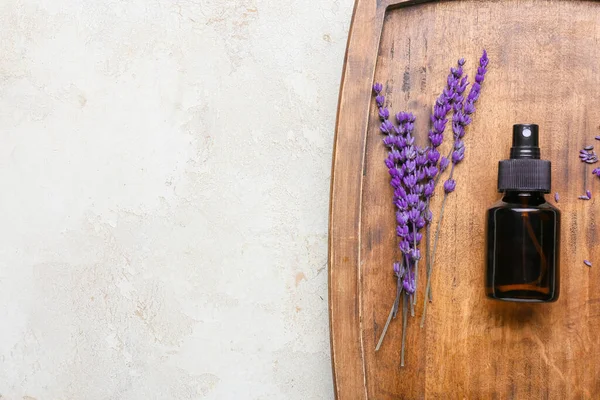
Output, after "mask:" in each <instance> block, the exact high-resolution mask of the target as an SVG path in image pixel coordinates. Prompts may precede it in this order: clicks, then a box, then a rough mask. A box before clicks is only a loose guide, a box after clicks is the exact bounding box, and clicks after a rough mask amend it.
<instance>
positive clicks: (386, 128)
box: [379, 121, 394, 135]
mask: <svg viewBox="0 0 600 400" xmlns="http://www.w3.org/2000/svg"><path fill="white" fill-rule="evenodd" d="M379 129H381V132H382V133H385V134H386V135H388V134H390V133H392V132H393V131H394V125H393V124H392V123H391V122H390V121H383V123H382V124H381V127H380V128H379Z"/></svg>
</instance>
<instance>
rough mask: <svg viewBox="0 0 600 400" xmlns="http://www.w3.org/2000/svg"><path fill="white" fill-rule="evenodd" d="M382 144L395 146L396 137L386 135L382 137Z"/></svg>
mask: <svg viewBox="0 0 600 400" xmlns="http://www.w3.org/2000/svg"><path fill="white" fill-rule="evenodd" d="M383 144H385V145H386V147H392V146H396V137H395V136H386V137H384V138H383Z"/></svg>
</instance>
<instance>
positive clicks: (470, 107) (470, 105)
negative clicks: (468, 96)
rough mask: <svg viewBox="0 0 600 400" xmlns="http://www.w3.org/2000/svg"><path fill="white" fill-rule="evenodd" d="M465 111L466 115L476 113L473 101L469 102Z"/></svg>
mask: <svg viewBox="0 0 600 400" xmlns="http://www.w3.org/2000/svg"><path fill="white" fill-rule="evenodd" d="M463 109H464V111H465V114H473V113H474V112H475V103H474V102H473V100H467V102H466V103H465V106H464V108H463Z"/></svg>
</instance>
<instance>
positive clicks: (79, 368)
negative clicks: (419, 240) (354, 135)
mask: <svg viewBox="0 0 600 400" xmlns="http://www.w3.org/2000/svg"><path fill="white" fill-rule="evenodd" d="M352 3H353V1H352V0H319V1H317V0H311V1H297V0H263V1H261V0H131V1H101V0H45V1H39V0H37V1H34V0H2V1H0V187H1V188H2V193H1V194H0V210H1V212H0V215H1V219H0V397H1V398H2V400H7V399H8V400H13V399H18V400H32V399H36V400H46V399H48V400H57V399H74V400H75V399H76V400H80V399H85V400H94V399H144V400H146V399H160V400H164V399H235V400H238V399H285V400H288V399H302V400H309V399H330V398H332V396H333V394H332V393H333V392H332V382H331V369H330V359H329V337H328V335H329V333H328V316H327V277H326V276H327V274H326V253H327V214H328V197H329V179H330V166H331V149H332V144H333V130H334V122H335V110H336V105H337V93H338V86H339V80H340V74H341V69H342V62H343V53H344V49H345V43H346V36H347V30H348V27H349V23H350V17H351V11H352V6H353V4H352Z"/></svg>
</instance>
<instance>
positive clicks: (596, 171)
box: [592, 168, 600, 177]
mask: <svg viewBox="0 0 600 400" xmlns="http://www.w3.org/2000/svg"><path fill="white" fill-rule="evenodd" d="M592 174H594V175H596V176H598V177H600V168H596V169H594V170H593V171H592Z"/></svg>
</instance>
